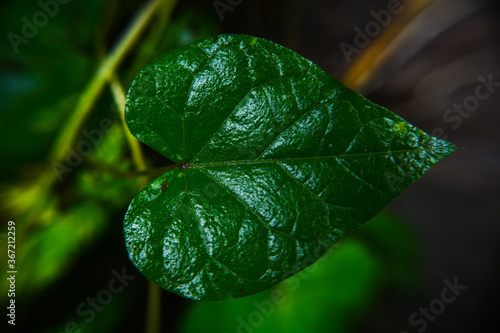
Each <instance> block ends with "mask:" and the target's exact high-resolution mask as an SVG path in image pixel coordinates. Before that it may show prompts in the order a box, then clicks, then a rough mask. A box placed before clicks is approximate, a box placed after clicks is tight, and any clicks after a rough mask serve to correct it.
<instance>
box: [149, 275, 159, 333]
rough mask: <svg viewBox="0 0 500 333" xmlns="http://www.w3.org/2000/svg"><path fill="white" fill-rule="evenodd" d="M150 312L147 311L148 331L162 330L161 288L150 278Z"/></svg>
mask: <svg viewBox="0 0 500 333" xmlns="http://www.w3.org/2000/svg"><path fill="white" fill-rule="evenodd" d="M147 309H148V312H147V313H146V333H159V332H160V310H161V289H160V287H159V286H158V285H157V284H156V283H154V282H153V281H151V280H149V295H148V308H147Z"/></svg>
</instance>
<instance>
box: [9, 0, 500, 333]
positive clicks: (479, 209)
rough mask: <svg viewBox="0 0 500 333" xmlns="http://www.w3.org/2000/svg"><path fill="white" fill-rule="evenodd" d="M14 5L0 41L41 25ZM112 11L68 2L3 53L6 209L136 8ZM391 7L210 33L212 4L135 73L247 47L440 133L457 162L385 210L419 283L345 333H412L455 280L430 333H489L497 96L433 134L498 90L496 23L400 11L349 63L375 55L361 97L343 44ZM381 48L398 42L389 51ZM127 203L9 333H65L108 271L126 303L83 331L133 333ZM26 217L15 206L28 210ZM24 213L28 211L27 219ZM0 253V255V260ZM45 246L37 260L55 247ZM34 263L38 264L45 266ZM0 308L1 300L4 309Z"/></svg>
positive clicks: (452, 6)
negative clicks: (168, 60) (229, 37)
mask: <svg viewBox="0 0 500 333" xmlns="http://www.w3.org/2000/svg"><path fill="white" fill-rule="evenodd" d="M223 2H226V1H223ZM414 2H415V1H414ZM22 3H23V4H22V5H21V4H20V2H14V1H10V2H4V3H2V5H1V15H2V23H1V24H0V27H1V36H6V35H7V33H8V32H10V31H19V30H20V26H21V24H22V23H21V21H20V18H21V17H23V16H25V15H26V16H29V15H30V13H34V12H36V11H37V10H39V8H38V7H37V5H36V2H34V1H25V2H24V1H23V2H22ZM25 3H26V4H25ZM113 3H114V2H113V1H104V2H103V3H102V4H100V3H99V2H97V1H90V2H89V3H85V2H83V1H76V0H74V1H72V2H70V3H68V4H67V5H64V6H62V5H61V8H60V13H58V14H57V16H55V17H54V18H51V21H50V22H49V23H48V24H47V26H45V27H44V28H43V29H40V32H39V34H38V35H37V36H35V37H34V38H33V40H30V42H29V44H27V45H21V46H20V50H21V51H20V52H19V54H15V53H14V52H12V48H11V46H10V45H9V42H8V39H7V38H6V37H2V42H1V44H2V46H1V57H2V60H1V61H2V62H1V65H0V70H1V77H0V78H1V81H0V82H1V83H0V84H1V86H0V97H1V105H0V112H1V113H0V117H1V118H0V130H1V131H0V135H1V136H2V137H1V141H2V143H1V145H0V148H1V149H2V151H1V152H2V167H1V169H0V170H1V171H2V176H1V180H2V190H3V191H4V194H3V196H2V200H3V203H5V202H6V200H8V198H7V196H8V195H10V196H12V195H13V194H12V193H10V194H8V193H9V192H7V191H8V189H9V188H12V187H14V186H16V184H19V183H22V182H24V183H29V182H30V181H31V180H32V179H34V174H35V173H36V171H37V170H38V168H39V167H40V165H42V164H43V163H44V162H43V161H44V156H45V155H46V153H47V151H48V149H50V147H51V143H52V142H53V140H54V137H55V133H57V129H58V126H59V125H60V124H62V123H64V120H65V119H66V118H67V115H68V114H69V113H68V112H70V109H71V108H65V107H60V106H61V104H64V103H63V102H61V101H63V100H64V99H65V98H68V99H70V101H69V102H68V103H69V104H70V105H71V103H72V100H71V98H72V96H73V95H77V94H78V93H79V92H81V91H82V90H83V88H84V87H85V85H86V83H87V82H88V81H89V80H90V78H91V76H92V74H93V73H94V72H95V69H96V68H97V65H98V64H99V61H100V58H99V56H98V55H99V52H102V48H101V47H99V46H98V42H99V41H98V40H99V38H100V39H102V41H100V42H102V45H105V47H104V48H105V49H109V48H111V47H112V46H113V45H114V43H115V42H116V40H117V39H118V38H119V37H120V35H121V33H122V32H123V31H124V29H125V28H126V26H127V23H128V22H129V21H130V19H131V17H132V16H133V14H134V12H136V11H137V10H138V9H139V8H140V6H141V2H139V1H123V2H120V3H119V4H117V3H114V5H113ZM387 3H388V1H326V0H325V1H320V0H315V1H307V2H306V1H301V0H291V1H252V0H243V1H242V2H241V4H239V5H237V6H234V10H233V11H227V12H225V13H224V14H223V15H224V20H223V21H222V22H221V21H220V20H219V16H218V15H217V13H216V10H215V9H214V6H213V4H212V1H182V2H180V3H179V4H178V5H177V6H176V9H175V11H174V13H173V15H172V20H171V24H172V25H171V27H170V28H168V27H167V28H165V30H164V34H165V35H164V36H165V37H164V38H163V40H164V42H160V43H158V44H157V45H159V47H158V49H152V50H149V51H148V52H149V53H148V52H145V54H146V55H145V56H144V57H143V58H144V62H145V63H147V62H149V61H150V60H152V59H154V58H155V57H157V56H159V55H160V54H161V53H164V52H166V51H167V50H168V49H171V48H172V47H174V46H176V45H180V44H182V43H183V42H189V41H192V40H196V39H199V38H204V37H209V36H212V35H214V34H217V33H245V34H250V35H255V36H258V37H263V38H267V39H270V40H272V41H275V42H277V43H279V44H282V45H284V46H287V47H289V48H291V49H292V50H294V51H296V52H298V53H299V54H301V55H303V56H304V57H306V58H308V59H310V60H312V61H313V62H315V63H316V64H318V65H319V66H320V67H321V68H323V69H324V70H325V71H326V72H328V73H330V74H331V75H332V76H334V77H336V78H338V79H339V80H340V81H342V82H344V83H346V84H347V85H350V86H351V87H352V88H354V89H356V90H358V91H359V92H360V93H362V94H363V95H365V96H366V97H368V98H369V99H371V100H372V101H374V102H376V103H378V104H380V105H382V106H385V107H387V108H388V109H390V110H391V111H393V112H394V113H396V114H398V115H400V116H402V117H403V118H405V119H406V120H408V121H409V122H410V123H412V124H414V125H416V126H417V127H419V128H421V129H423V130H424V131H425V132H427V133H433V132H434V131H435V130H436V129H437V128H441V129H442V130H443V133H444V135H446V136H447V140H449V141H452V142H454V143H456V144H457V145H459V146H461V147H463V148H461V149H459V150H458V151H457V152H456V153H455V154H454V155H453V156H452V157H450V158H448V159H446V160H445V161H443V162H441V163H439V164H438V165H437V166H436V167H434V168H433V169H432V170H430V171H429V172H428V173H427V174H426V175H425V176H424V177H423V178H422V179H421V180H419V181H418V182H416V183H415V184H414V185H412V186H411V187H410V188H409V189H408V190H407V191H406V192H405V193H403V194H402V195H401V196H400V197H398V198H397V199H396V200H395V201H394V202H392V203H391V204H390V205H389V206H388V207H387V210H388V211H389V212H392V214H394V215H396V216H398V217H399V218H400V219H401V220H402V221H403V223H404V224H405V226H406V227H407V228H408V229H409V230H411V232H412V233H413V235H414V237H415V239H416V242H417V243H418V249H419V250H418V255H417V256H416V257H415V258H408V260H412V261H414V264H415V267H416V270H415V272H414V273H413V276H414V277H415V280H416V281H415V283H413V284H412V286H411V288H409V290H406V291H405V292H401V291H400V290H396V289H391V288H385V289H384V290H383V292H381V293H380V294H379V295H378V298H377V302H376V304H375V305H374V306H372V307H371V308H370V310H369V311H367V312H366V313H365V314H364V315H363V316H361V317H359V318H357V319H356V323H355V324H353V325H352V329H351V330H350V331H351V332H401V331H403V330H406V331H408V332H415V331H416V330H415V328H412V327H410V325H409V323H408V316H409V315H410V314H411V313H413V312H414V311H417V310H418V308H419V307H420V306H427V305H428V304H429V302H430V301H431V300H433V299H435V298H437V297H439V295H440V293H441V290H442V289H443V287H444V284H443V280H445V279H448V280H450V281H452V280H453V279H454V278H455V277H457V278H458V281H459V282H460V284H464V285H467V286H468V288H467V290H466V291H464V292H463V294H462V295H461V296H460V297H458V299H457V300H456V301H455V302H453V303H452V304H450V305H447V307H446V309H445V311H444V313H443V314H441V315H440V316H438V317H437V319H436V320H435V321H434V322H432V323H429V326H428V328H427V330H426V331H427V332H471V331H481V332H493V331H494V327H497V325H496V324H497V323H496V319H497V318H498V313H499V307H498V305H497V303H498V299H499V297H500V287H499V285H498V277H499V273H500V267H499V262H500V242H499V240H500V225H499V223H498V222H499V213H500V209H499V206H500V205H499V199H500V196H499V188H500V177H499V172H498V170H499V169H500V131H499V123H500V113H499V112H498V105H499V103H500V91H495V92H493V93H492V94H491V97H489V98H488V99H486V100H484V101H481V103H480V105H479V107H478V109H477V110H476V111H474V112H471V114H470V116H469V117H468V118H464V119H463V122H462V123H461V125H460V126H459V127H458V128H456V129H454V128H452V126H451V125H453V123H450V122H446V121H445V120H444V119H443V114H444V113H445V112H446V110H447V109H449V108H452V107H453V105H454V103H463V101H464V100H465V99H466V98H467V97H468V96H471V95H474V92H475V88H476V86H477V85H478V84H479V81H478V77H479V76H483V77H485V78H487V77H488V76H489V75H492V76H493V80H494V81H496V82H499V81H500V61H499V59H500V44H499V41H500V34H499V32H500V10H499V7H498V5H496V4H495V3H494V2H492V1H472V0H471V1H468V0H454V1H451V0H447V1H446V0H442V1H434V2H431V4H430V5H428V6H427V7H426V8H425V9H424V10H423V11H421V12H419V13H413V12H412V9H411V8H413V7H411V6H414V5H415V4H414V3H413V4H408V3H404V6H408V7H406V8H405V10H404V11H403V12H402V13H401V14H398V15H395V16H393V18H392V22H391V23H390V24H389V25H388V26H387V27H385V28H384V29H382V31H381V34H380V35H378V36H377V37H376V38H374V39H373V40H372V41H371V43H370V45H369V46H367V47H366V48H363V49H362V50H361V55H363V53H364V52H375V53H374V54H376V55H377V54H381V53H383V52H386V53H387V56H386V57H385V58H384V59H385V60H384V61H382V62H381V63H376V64H375V63H370V62H368V65H366V66H365V67H364V68H365V70H373V71H374V72H373V75H372V76H371V77H369V78H368V79H366V80H364V81H363V82H362V84H359V82H358V83H356V84H354V83H352V82H353V81H350V82H349V81H347V82H346V80H347V79H346V78H347V77H348V74H349V72H350V71H352V69H353V67H354V66H356V65H357V63H356V61H357V60H359V58H360V56H357V55H355V56H353V60H354V61H353V62H351V63H348V61H347V60H346V58H345V57H344V55H343V53H342V51H341V48H340V44H341V43H342V42H346V43H348V44H350V45H354V42H353V41H354V38H355V31H354V30H353V29H354V28H355V27H359V28H361V29H362V30H363V29H364V27H365V25H366V24H367V23H368V22H370V21H372V20H373V17H372V16H371V14H370V11H371V10H376V11H379V10H382V9H386V8H387ZM398 19H399V20H398ZM155 24H158V22H155ZM391 33H392V34H396V35H397V36H398V38H399V39H398V40H396V39H395V38H390V36H391ZM398 34H399V35H398ZM383 36H389V37H387V42H386V43H385V44H384V43H382V44H377V45H382V46H383V47H382V49H380V50H379V51H373V50H372V49H370V48H371V47H372V46H373V45H374V44H375V43H376V42H377V40H378V38H382V37H383ZM139 43H140V42H139ZM160 51H161V53H160ZM134 52H139V51H137V50H136V51H134ZM157 53H160V54H157ZM104 54H105V53H104ZM375 60H376V59H375V58H374V59H373V62H375ZM138 63H140V62H135V61H134V57H133V56H129V57H127V58H126V59H125V61H124V63H123V64H122V66H120V69H119V72H120V75H121V78H122V81H123V84H124V86H125V87H128V85H129V83H130V80H131V78H133V76H134V75H135V74H134V72H135V73H136V71H135V70H134V69H133V67H134V66H136V65H137V64H138ZM131 68H132V69H131ZM351 83H352V84H351ZM499 90H500V89H499ZM111 102H112V99H111V97H110V94H109V91H107V90H106V91H105V92H104V93H103V96H102V97H101V99H100V100H99V102H98V106H97V107H96V108H99V107H101V108H106V109H109V105H110V104H111ZM52 114H54V115H53V116H52ZM39 118H40V119H39ZM92 119H93V118H92V117H91V118H90V120H89V121H90V122H91V121H92ZM96 119H99V118H98V117H97V118H96ZM43 124H48V125H47V127H48V129H43V130H39V128H40V127H43ZM37 126H38V127H37ZM147 156H148V158H149V159H150V160H151V161H153V162H152V164H153V165H155V164H158V165H161V163H162V160H161V159H159V158H158V157H157V156H156V155H155V154H154V153H153V152H151V151H147ZM77 182H78V180H77V176H75V175H71V176H70V178H69V179H68V180H65V182H63V183H62V184H60V185H58V187H56V188H54V189H53V192H54V193H56V194H57V196H58V198H59V199H58V200H60V202H63V204H62V206H63V207H65V206H64V205H65V204H64V202H70V203H68V204H67V205H71V203H72V202H74V201H75V200H76V199H75V197H76V198H80V196H79V195H77V194H74V193H73V190H71V186H72V185H74V184H75V183H77ZM68 184H69V185H68ZM132 192H133V191H132ZM6 193H7V194H6ZM133 195H135V192H134V193H130V192H129V193H128V194H125V195H124V198H123V199H121V200H119V202H117V203H115V204H114V205H112V206H111V207H108V208H104V209H102V210H104V211H106V213H103V215H102V216H103V217H102V223H101V225H100V226H99V227H96V228H95V230H94V231H93V233H90V236H89V237H87V238H84V240H83V241H81V242H79V243H78V247H77V248H75V249H72V250H71V251H70V255H69V256H68V258H66V259H65V260H64V263H62V264H61V266H56V267H57V273H55V274H53V275H51V278H50V279H48V280H47V281H45V282H44V283H41V282H40V283H39V284H37V287H36V288H35V287H33V288H32V290H31V289H30V292H29V293H28V292H26V293H22V291H20V294H21V295H20V296H19V297H18V298H17V301H18V304H19V305H18V317H17V321H18V327H17V330H18V331H19V332H31V331H42V332H56V331H58V332H59V331H61V327H63V325H64V322H66V321H68V320H76V318H75V315H74V309H75V308H76V307H77V306H78V305H79V303H80V302H82V301H84V300H85V299H86V297H88V296H89V295H95V294H96V293H97V292H98V291H99V290H100V289H101V288H103V287H105V286H107V284H108V282H109V280H110V278H111V277H112V273H111V271H112V269H116V270H120V269H121V268H122V267H125V268H126V271H127V272H130V274H134V275H135V276H136V278H135V279H134V280H133V281H132V282H131V283H130V285H131V287H130V288H126V290H125V291H124V292H123V293H121V294H120V295H119V296H117V299H119V302H114V303H117V304H116V305H115V306H116V307H117V310H116V311H114V312H113V313H112V314H110V315H109V316H108V315H107V317H106V318H107V319H105V320H104V319H103V320H101V321H99V319H96V323H95V327H93V329H92V330H93V331H99V332H101V331H102V332H104V331H106V332H115V331H116V332H124V331H125V332H136V331H142V330H143V327H144V321H145V312H146V296H147V281H146V280H145V279H144V278H143V277H142V276H141V275H140V274H139V273H138V272H137V271H136V270H135V268H134V267H133V265H132V264H131V263H130V262H129V261H128V257H127V253H126V251H125V248H124V246H123V240H122V225H121V221H122V218H123V214H124V212H125V210H126V207H127V202H128V201H130V199H131V198H132V197H133ZM68 197H69V199H68ZM10 199H11V198H10ZM22 200H24V199H22ZM40 200H41V201H43V200H42V198H40ZM35 201H36V200H35ZM31 202H32V201H29V200H28V199H26V205H29V204H30V203H31ZM103 202H105V201H103ZM30 209H31V208H30V207H29V206H28V207H26V210H27V211H29V210H30ZM2 212H3V214H2V222H1V223H2V231H1V232H4V231H5V229H4V228H5V226H4V222H7V221H8V220H14V221H16V223H17V224H18V225H19V224H22V223H24V219H25V218H24V216H27V215H26V212H24V213H23V214H25V215H21V214H20V213H19V214H18V213H17V212H16V211H14V210H12V209H10V208H9V207H4V208H3V209H2ZM30 218H31V219H34V220H36V219H37V217H30ZM38 218H40V217H38ZM26 219H27V218H26ZM37 228H38V227H34V226H33V225H30V226H29V227H26V228H24V229H22V230H25V231H26V234H24V233H22V234H21V233H19V231H18V239H19V240H18V242H22V243H18V244H20V245H19V246H18V251H19V252H20V251H23V247H22V245H23V244H24V245H26V246H29V244H28V241H29V239H28V236H29V237H31V238H33V237H35V236H34V235H36V234H37V232H38V230H39V229H37ZM18 230H19V229H18ZM43 237H45V236H43ZM23 238H24V239H23ZM44 239H45V238H44ZM51 239H57V238H51ZM4 244H5V243H4V242H3V241H2V246H3V245H4ZM44 246H46V247H40V248H41V249H42V248H43V249H50V248H54V247H55V245H54V246H51V245H50V244H45V245H44ZM68 246H69V245H68ZM2 253H3V252H2ZM51 255H52V256H53V258H54V260H56V257H57V256H59V253H58V252H57V251H54V253H53V254H51ZM33 258H34V257H33ZM28 259H29V258H28ZM28 259H26V261H27V264H26V266H25V270H23V271H21V270H20V273H19V276H21V275H23V277H22V278H23V279H25V280H26V281H27V282H25V283H26V285H29V281H30V279H32V278H33V279H35V277H36V276H37V274H39V272H38V271H36V270H35V268H36V267H37V266H36V265H34V264H30V262H29V260H28ZM19 260H22V259H19ZM34 260H35V259H34ZM36 260H37V263H40V260H41V259H39V258H36ZM2 263H3V261H2ZM31 269H33V270H32V271H30V270H31ZM2 270H3V266H2ZM30 275H32V276H31V277H30ZM19 278H20V279H21V277H19ZM23 281H24V280H23ZM21 286H22V285H21ZM21 286H18V288H22V287H21ZM4 294H5V293H4V291H3V290H2V295H1V297H2V298H1V300H2V302H3V301H4V297H5V295H4ZM2 304H4V303H2ZM162 306H163V310H162V325H163V328H164V331H165V332H167V331H168V332H174V331H177V330H179V329H180V328H181V327H182V325H183V324H182V320H183V319H182V318H183V316H184V315H185V313H186V311H188V310H187V309H188V308H189V306H191V302H190V301H187V300H184V299H182V298H180V297H178V296H176V295H173V294H170V293H167V292H163V293H162ZM309 306H314V304H310V305H309ZM2 320H4V319H2ZM3 324H4V323H2V325H3ZM325 331H328V330H325Z"/></svg>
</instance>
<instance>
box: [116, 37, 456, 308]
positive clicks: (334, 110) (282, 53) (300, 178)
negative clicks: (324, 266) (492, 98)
mask: <svg viewBox="0 0 500 333" xmlns="http://www.w3.org/2000/svg"><path fill="white" fill-rule="evenodd" d="M126 120H127V124H128V126H129V128H130V131H131V132H132V134H134V135H135V136H136V137H137V138H138V139H139V140H141V141H142V142H144V143H145V144H147V145H149V146H150V147H152V148H154V149H155V150H156V151H158V152H159V153H161V154H163V155H165V156H166V157H168V158H170V159H171V160H173V161H174V162H176V163H177V167H176V168H174V169H172V170H170V171H168V172H166V173H165V174H163V175H162V176H160V177H158V178H157V179H155V180H154V181H153V182H152V183H151V184H150V185H149V186H148V187H146V188H145V189H144V190H143V191H142V192H141V193H140V194H139V195H138V196H137V197H136V198H135V199H134V200H133V201H132V203H131V204H130V207H129V210H128V212H127V214H126V216H125V224H124V229H125V239H126V243H127V250H128V252H129V254H130V258H131V259H132V261H133V262H134V264H135V265H136V266H137V268H138V269H139V270H140V271H141V272H142V274H144V275H145V276H146V277H147V278H149V279H151V280H153V281H154V282H156V283H157V284H159V285H160V286H161V287H162V288H164V289H166V290H169V291H173V292H176V293H178V294H180V295H182V296H185V297H188V298H192V299H200V300H223V299H226V298H228V297H230V296H232V297H241V296H245V295H250V294H254V293H257V292H259V291H263V290H266V289H268V288H270V287H272V286H274V285H275V284H277V283H278V282H280V281H282V280H284V279H286V278H287V277H289V276H291V275H292V274H294V273H296V272H297V271H299V270H301V269H303V268H305V267H307V266H308V265H310V264H312V263H313V262H315V261H316V260H317V259H318V258H319V257H320V256H321V255H322V254H323V253H324V252H325V251H326V250H327V249H328V248H329V247H330V246H331V245H332V244H333V243H335V242H336V241H337V240H338V239H339V238H341V237H342V236H344V235H345V234H347V233H349V232H351V231H353V230H354V229H356V228H357V227H359V226H360V225H361V224H363V223H364V222H366V221H368V220H369V219H370V218H372V217H373V216H375V215H376V214H377V213H378V212H379V211H380V210H381V209H382V208H383V207H384V206H386V205H387V204H388V203H389V202H390V201H391V200H392V199H394V198H395V197H396V196H397V195H399V194H400V193H401V192H402V191H404V190H405V189H406V188H407V187H408V186H409V185H410V184H411V183H412V182H414V181H415V180H417V179H418V178H419V177H420V176H422V175H423V174H424V172H425V171H426V170H428V169H429V168H430V167H431V166H432V165H434V164H435V163H437V162H438V161H439V160H441V159H443V158H445V157H447V156H449V155H450V154H452V153H453V151H454V150H455V146H454V145H453V144H451V143H448V142H446V141H442V140H438V139H436V138H433V137H430V136H428V135H427V134H425V133H423V132H422V131H420V130H419V129H417V128H415V127H414V126H412V125H410V124H408V123H407V122H405V121H404V120H403V119H401V118H400V117H398V116H396V115H394V114H393V113H391V112H389V111H388V110H386V109H384V108H383V107H380V106H378V105H375V104H373V103H372V102H370V101H368V100H366V99H365V98H363V97H361V96H359V95H358V94H356V93H355V92H353V91H351V90H350V89H348V88H346V87H345V86H343V85H342V84H341V83H339V82H338V81H336V80H335V79H333V78H332V77H331V76H329V75H328V74H327V73H325V72H324V71H322V70H321V69H320V68H318V67H317V66H316V65H314V64H313V63H311V62H310V61H308V60H306V59H304V58H303V57H301V56H300V55H298V54H296V53H294V52H293V51H290V50H288V49H286V48H284V47H282V46H279V45H277V44H275V43H272V42H270V41H267V40H263V39H259V38H255V37H251V36H245V35H223V36H219V37H218V38H215V39H207V40H203V41H199V42H196V43H193V44H189V45H186V46H183V47H181V48H179V49H176V50H174V51H172V52H170V53H168V54H167V55H165V56H164V57H163V58H161V59H160V60H158V61H156V62H154V63H152V64H150V65H149V66H147V67H146V68H145V69H144V70H143V71H142V72H141V73H140V74H139V75H138V77H137V78H136V79H135V81H134V82H133V83H132V87H131V88H130V90H129V93H128V96H127V108H126Z"/></svg>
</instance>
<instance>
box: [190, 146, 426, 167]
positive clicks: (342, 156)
mask: <svg viewBox="0 0 500 333" xmlns="http://www.w3.org/2000/svg"><path fill="white" fill-rule="evenodd" d="M417 150H422V148H420V147H418V148H412V149H404V150H389V151H382V152H366V153H357V154H339V155H331V156H309V157H296V158H293V157H292V158H280V159H273V160H233V161H220V162H201V163H200V162H189V163H188V164H189V167H207V166H223V165H242V164H269V163H281V162H296V161H312V160H324V159H337V158H344V157H364V156H376V155H393V154H399V153H410V152H414V151H417Z"/></svg>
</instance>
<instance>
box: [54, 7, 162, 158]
mask: <svg viewBox="0 0 500 333" xmlns="http://www.w3.org/2000/svg"><path fill="white" fill-rule="evenodd" d="M162 1H163V0H152V1H151V2H150V3H149V4H148V5H146V6H145V7H144V8H143V9H142V10H141V11H140V12H139V14H138V15H137V16H136V18H135V20H134V21H133V22H132V24H131V25H130V28H129V29H128V30H127V31H126V33H125V35H124V36H123V38H122V39H121V40H120V41H119V43H118V44H117V45H116V47H115V48H114V50H113V51H112V52H111V54H110V55H109V56H108V57H107V58H106V59H105V60H104V61H103V62H102V63H101V65H100V66H99V68H98V69H97V72H96V74H95V76H94V77H93V79H92V81H91V82H90V83H89V84H88V86H87V88H86V89H85V91H84V92H83V93H82V95H81V97H80V99H79V101H78V104H77V106H76V108H75V111H74V112H73V114H72V115H71V116H70V118H69V119H68V122H67V123H66V126H65V127H64V128H63V130H62V131H61V133H60V135H59V137H58V138H57V141H56V143H55V145H54V147H53V149H52V152H51V154H50V155H49V158H50V160H51V161H61V160H63V159H64V157H65V156H66V148H67V147H70V146H72V145H74V143H75V141H76V139H77V137H78V130H79V128H80V127H81V125H82V123H83V121H84V120H85V119H86V117H87V116H88V114H89V113H90V111H91V110H92V107H93V105H94V103H95V101H96V100H97V98H98V96H99V94H100V93H101V91H102V89H103V87H104V85H105V84H106V83H107V81H108V80H109V79H110V78H111V76H112V74H113V73H114V71H115V69H116V68H117V67H118V65H119V64H120V63H121V61H122V60H123V58H124V57H125V55H126V54H127V53H128V52H129V51H130V49H131V48H132V46H133V45H134V43H135V42H136V40H137V39H138V37H139V36H140V34H141V33H142V31H143V30H144V28H145V27H146V25H147V23H148V22H149V21H150V20H151V18H152V17H153V14H154V13H155V12H156V10H157V9H158V7H159V5H160V4H161V2H162Z"/></svg>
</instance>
